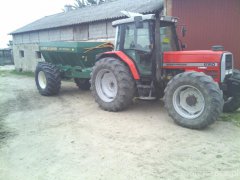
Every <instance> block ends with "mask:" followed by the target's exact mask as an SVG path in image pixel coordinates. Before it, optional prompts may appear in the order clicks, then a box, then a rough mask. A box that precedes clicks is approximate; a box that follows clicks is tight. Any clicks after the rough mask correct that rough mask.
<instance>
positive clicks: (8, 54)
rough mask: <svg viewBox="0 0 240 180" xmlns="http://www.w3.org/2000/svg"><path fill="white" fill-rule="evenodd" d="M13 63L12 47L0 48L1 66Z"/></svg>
mask: <svg viewBox="0 0 240 180" xmlns="http://www.w3.org/2000/svg"><path fill="white" fill-rule="evenodd" d="M11 64H13V54H12V49H10V48H6V49H0V66H3V65H11Z"/></svg>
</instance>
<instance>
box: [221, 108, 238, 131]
mask: <svg viewBox="0 0 240 180" xmlns="http://www.w3.org/2000/svg"><path fill="white" fill-rule="evenodd" d="M220 120H221V121H227V122H233V123H234V124H235V125H236V126H238V127H240V110H238V111H236V112H235V113H224V114H222V116H221V118H220Z"/></svg>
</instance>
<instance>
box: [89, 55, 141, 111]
mask: <svg viewBox="0 0 240 180" xmlns="http://www.w3.org/2000/svg"><path fill="white" fill-rule="evenodd" d="M90 82H91V91H92V95H93V97H94V98H95V101H96V102H97V103H98V104H99V106H100V108H102V109H103V110H106V111H114V112H116V111H121V110H123V109H125V108H127V107H128V106H129V105H130V104H131V102H132V100H133V97H134V95H135V92H136V91H135V82H134V79H133V77H132V74H131V73H130V71H129V68H128V67H127V66H126V65H125V64H124V63H123V62H122V61H120V60H118V59H115V58H110V57H109V58H103V59H101V60H99V61H98V62H96V64H95V66H94V67H93V71H92V74H91V81H90Z"/></svg>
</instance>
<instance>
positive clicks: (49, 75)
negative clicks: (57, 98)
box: [35, 62, 61, 96]
mask: <svg viewBox="0 0 240 180" xmlns="http://www.w3.org/2000/svg"><path fill="white" fill-rule="evenodd" d="M35 82H36V85H37V88H38V91H39V93H40V94H41V95H44V96H52V95H56V94H58V93H59V90H60V87H61V76H60V72H59V69H58V68H57V67H56V66H54V65H53V64H50V63H47V62H40V63H38V65H37V67H36V71H35Z"/></svg>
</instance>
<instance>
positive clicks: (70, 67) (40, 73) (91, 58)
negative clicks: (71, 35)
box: [35, 42, 113, 96]
mask: <svg viewBox="0 0 240 180" xmlns="http://www.w3.org/2000/svg"><path fill="white" fill-rule="evenodd" d="M39 48H40V52H41V54H42V56H43V57H44V59H45V62H39V63H38V65H37V67H36V71H35V81H36V85H37V88H38V90H39V92H40V94H42V95H46V96H50V95H54V94H58V92H59V90H60V87H61V79H63V78H73V79H74V81H75V83H76V84H77V86H78V87H79V88H80V89H82V90H88V89H89V88H90V83H89V79H90V74H91V72H92V67H93V66H94V65H95V62H96V56H97V54H101V53H103V52H106V51H111V50H112V49H113V44H112V43H110V42H47V43H40V47H39Z"/></svg>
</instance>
